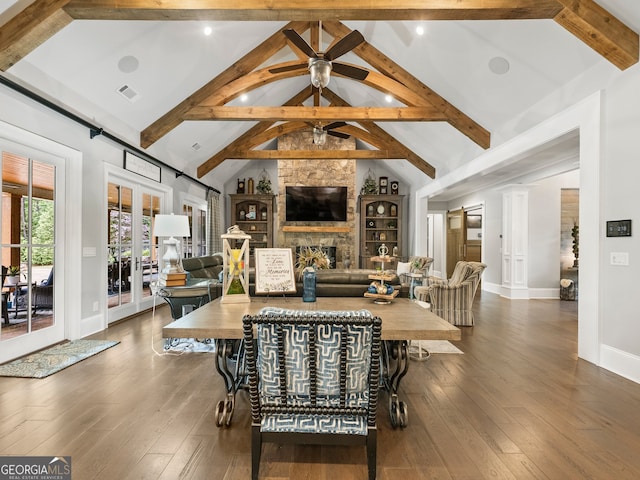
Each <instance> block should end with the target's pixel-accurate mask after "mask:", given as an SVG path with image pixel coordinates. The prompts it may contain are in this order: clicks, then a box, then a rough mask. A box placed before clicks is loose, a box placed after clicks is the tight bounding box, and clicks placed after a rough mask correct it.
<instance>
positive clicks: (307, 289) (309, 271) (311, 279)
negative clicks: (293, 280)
mask: <svg viewBox="0 0 640 480" xmlns="http://www.w3.org/2000/svg"><path fill="white" fill-rule="evenodd" d="M302 301H303V302H315V301H316V271H315V269H314V268H313V267H307V268H305V269H304V270H303V271H302Z"/></svg>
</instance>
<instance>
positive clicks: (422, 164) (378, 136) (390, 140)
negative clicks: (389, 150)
mask: <svg viewBox="0 0 640 480" xmlns="http://www.w3.org/2000/svg"><path fill="white" fill-rule="evenodd" d="M323 95H324V96H325V98H326V99H327V100H329V101H330V102H331V103H332V104H333V105H336V106H349V104H348V103H347V102H346V101H345V100H344V99H343V98H342V97H340V96H339V95H336V93H334V92H333V91H332V90H330V89H325V90H324V91H323ZM358 123H359V124H360V125H361V126H362V127H363V128H365V129H366V130H367V131H368V132H369V133H370V134H371V135H372V136H373V137H372V138H371V139H370V140H367V139H365V138H363V140H364V141H368V142H369V143H371V145H376V141H377V142H382V143H379V144H378V145H381V144H388V145H393V149H394V150H399V151H401V152H403V153H404V154H405V159H406V160H407V161H408V162H409V163H411V165H413V166H414V167H416V168H417V169H418V170H420V171H421V172H422V173H424V174H425V175H427V176H429V177H431V178H436V169H435V168H434V167H433V165H431V164H430V163H429V162H427V161H426V160H424V159H423V158H422V157H420V156H419V155H418V154H416V153H415V152H413V151H412V150H410V149H409V148H407V147H406V146H404V145H403V144H402V143H400V142H399V141H398V140H397V139H395V138H394V137H392V136H391V135H389V134H388V133H387V132H386V131H385V130H384V129H382V128H381V127H379V126H378V125H376V124H375V123H373V122H358ZM345 128H346V127H345ZM427 147H428V146H427Z"/></svg>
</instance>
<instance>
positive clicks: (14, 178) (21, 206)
mask: <svg viewBox="0 0 640 480" xmlns="http://www.w3.org/2000/svg"><path fill="white" fill-rule="evenodd" d="M1 146H2V148H1V149H0V150H1V153H2V155H1V159H0V167H1V168H0V172H1V177H2V178H1V184H2V209H1V213H0V218H1V223H0V225H1V227H0V238H1V240H0V254H1V257H2V265H3V267H14V268H15V269H16V270H17V271H18V272H17V275H14V276H11V277H10V276H8V275H7V276H5V277H4V278H3V285H2V318H1V319H0V343H1V344H2V346H1V347H0V350H2V351H3V353H8V352H11V357H15V356H18V355H20V354H25V353H29V352H31V351H33V350H37V349H39V348H43V347H44V346H48V345H51V344H54V343H57V342H60V341H62V340H64V338H65V324H64V321H63V320H64V315H63V314H62V312H63V311H64V301H63V296H62V292H64V268H63V266H64V262H63V260H62V256H63V255H64V249H62V248H61V249H58V248H57V246H58V245H61V244H62V242H63V238H62V237H63V236H64V230H63V229H62V228H61V227H60V224H61V223H63V222H62V221H61V220H59V219H63V218H64V210H63V209H64V205H61V204H62V203H64V202H59V201H58V199H59V198H64V194H63V192H64V172H65V160H64V159H63V158H59V157H56V156H55V155H52V154H49V153H46V152H44V151H41V150H36V149H32V148H31V147H28V146H26V145H20V144H17V143H11V142H2V145H1ZM56 265H61V267H60V271H58V270H57V269H56V268H55V267H56ZM54 273H55V274H54ZM1 361H2V359H1V358H0V363H1Z"/></svg>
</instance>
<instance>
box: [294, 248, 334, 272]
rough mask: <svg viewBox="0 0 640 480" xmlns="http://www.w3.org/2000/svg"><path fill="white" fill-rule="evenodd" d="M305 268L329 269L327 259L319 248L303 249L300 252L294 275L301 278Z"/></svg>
mask: <svg viewBox="0 0 640 480" xmlns="http://www.w3.org/2000/svg"><path fill="white" fill-rule="evenodd" d="M307 267H311V268H313V269H314V270H324V269H326V268H329V257H327V254H326V253H324V252H323V251H322V250H321V249H320V248H312V247H304V248H302V249H301V250H300V253H299V254H298V261H297V262H296V273H297V274H298V277H299V278H302V272H303V271H304V269H305V268H307Z"/></svg>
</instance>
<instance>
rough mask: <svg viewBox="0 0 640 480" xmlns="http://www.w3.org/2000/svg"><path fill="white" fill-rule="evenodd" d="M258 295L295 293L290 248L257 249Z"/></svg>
mask: <svg viewBox="0 0 640 480" xmlns="http://www.w3.org/2000/svg"><path fill="white" fill-rule="evenodd" d="M255 259H256V294H273V293H295V292H296V280H295V272H294V270H293V255H292V253H291V249H290V248H256V249H255Z"/></svg>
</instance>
